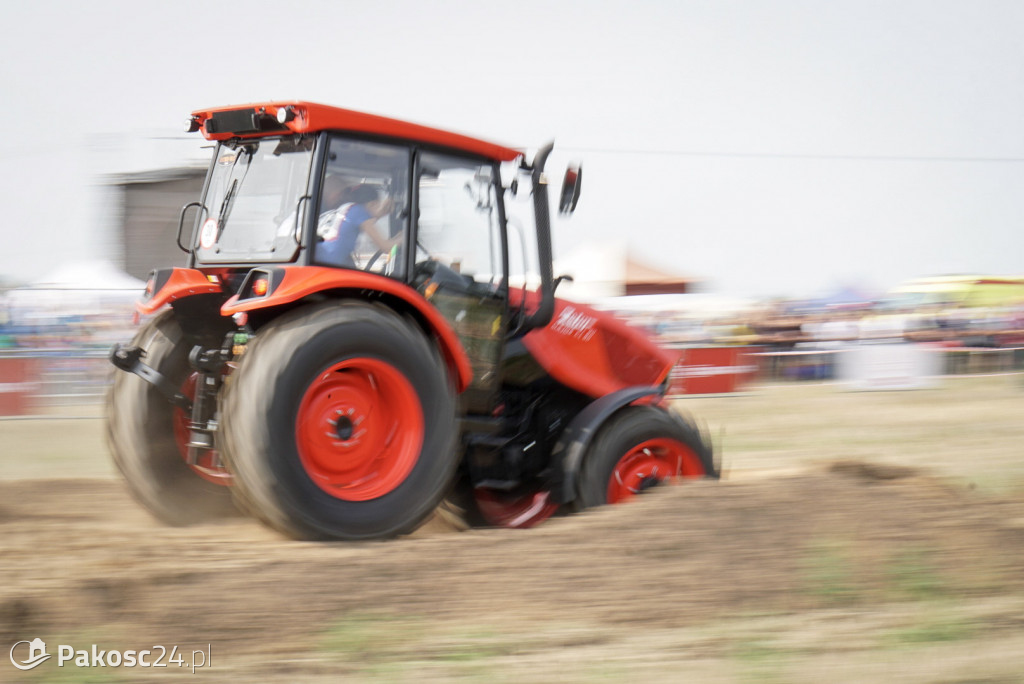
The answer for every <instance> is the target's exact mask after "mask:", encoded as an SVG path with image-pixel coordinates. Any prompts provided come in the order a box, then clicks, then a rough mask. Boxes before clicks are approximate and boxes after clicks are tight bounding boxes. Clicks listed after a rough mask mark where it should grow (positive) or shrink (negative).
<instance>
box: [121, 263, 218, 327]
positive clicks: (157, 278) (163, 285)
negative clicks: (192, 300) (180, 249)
mask: <svg viewBox="0 0 1024 684" xmlns="http://www.w3.org/2000/svg"><path fill="white" fill-rule="evenodd" d="M198 294H226V293H225V292H224V290H223V289H222V288H221V286H220V284H219V283H214V282H211V281H210V280H209V279H208V278H207V277H206V274H205V273H203V272H202V271H200V270H198V269H195V268H161V269H159V270H156V271H153V272H152V273H150V275H149V281H148V282H147V283H146V293H145V294H144V295H143V297H142V299H141V300H140V301H138V302H136V303H135V308H136V309H138V311H139V313H141V314H144V315H147V316H148V315H149V314H152V313H155V312H156V311H158V310H159V309H160V308H161V307H163V306H164V305H165V304H170V303H171V302H176V301H178V300H180V299H183V298H185V297H191V296H193V295H198Z"/></svg>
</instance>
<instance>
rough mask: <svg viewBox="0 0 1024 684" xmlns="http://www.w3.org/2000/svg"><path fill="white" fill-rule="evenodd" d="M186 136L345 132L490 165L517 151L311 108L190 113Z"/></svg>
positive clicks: (292, 105)
mask: <svg viewBox="0 0 1024 684" xmlns="http://www.w3.org/2000/svg"><path fill="white" fill-rule="evenodd" d="M189 130H191V131H196V130H199V131H202V133H203V136H204V137H205V138H206V139H207V140H228V139H230V138H243V139H244V138H259V137H263V136H268V135H281V134H286V135H287V134H290V133H317V132H319V131H328V130H331V131H349V132H352V133H365V134H369V135H380V136H385V137H389V138H401V139H404V140H412V141H417V142H423V143H428V144H431V145H439V146H441V147H448V148H452V149H456V150H460V151H463V152H469V153H472V154H475V155H479V156H482V157H486V158H488V159H493V160H495V161H513V160H515V159H517V158H518V157H519V156H521V155H522V152H520V151H519V150H516V149H513V148H511V147H504V146H502V145H496V144H494V143H490V142H486V141H484V140H478V139H476V138H471V137H469V136H465V135H461V134H459V133H452V132H450V131H443V130H441V129H438V128H430V127H428V126H421V125H419V124H414V123H409V122H408V121H400V120H398V119H389V118H387V117H383V116H377V115H376V114H366V113H364V112H357V111H353V110H351V109H342V108H340V107H331V106H329V105H322V104H317V103H315V102H303V101H288V102H258V103H252V104H246V105H235V106H227V107H214V108H210V109H200V110H197V111H194V112H192V118H191V120H190V121H189Z"/></svg>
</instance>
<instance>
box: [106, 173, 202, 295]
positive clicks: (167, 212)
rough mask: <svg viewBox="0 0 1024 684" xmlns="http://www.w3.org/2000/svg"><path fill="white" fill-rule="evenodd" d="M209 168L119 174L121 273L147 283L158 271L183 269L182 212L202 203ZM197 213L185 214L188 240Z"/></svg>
mask: <svg viewBox="0 0 1024 684" xmlns="http://www.w3.org/2000/svg"><path fill="white" fill-rule="evenodd" d="M205 175H206V167H181V168H170V169H161V170H158V171H146V172H143V173H132V174H125V175H121V176H117V177H115V178H113V179H112V185H113V186H114V187H115V188H116V189H118V190H119V191H120V196H121V209H122V211H121V225H120V226H119V227H118V229H117V233H116V238H115V239H116V240H117V241H118V242H120V244H121V247H122V250H123V251H122V252H121V254H122V258H121V262H120V263H119V264H118V266H120V268H121V269H122V270H124V271H125V272H127V273H129V274H130V275H133V276H135V277H136V278H141V279H143V280H145V279H146V278H147V277H148V275H149V272H150V271H152V270H153V269H154V268H162V267H167V266H181V265H184V263H185V258H186V255H185V253H184V252H183V251H181V250H180V249H179V248H178V244H177V235H178V219H179V217H180V215H181V208H182V207H183V206H185V205H186V204H188V203H189V202H195V201H197V200H198V199H199V196H200V193H201V192H202V189H203V178H204V177H205ZM194 219H195V212H194V211H190V212H189V213H188V214H187V215H186V226H185V231H184V232H185V237H184V240H185V241H186V242H187V240H188V234H189V231H190V230H191V221H193V220H194Z"/></svg>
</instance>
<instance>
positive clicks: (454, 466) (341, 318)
mask: <svg viewBox="0 0 1024 684" xmlns="http://www.w3.org/2000/svg"><path fill="white" fill-rule="evenodd" d="M187 129H188V130H190V131H202V133H203V136H204V137H205V138H207V139H208V140H211V141H213V142H215V143H216V146H215V148H214V151H213V157H212V160H211V163H210V168H209V173H208V174H207V179H206V183H205V186H204V189H203V193H202V196H201V197H200V198H199V199H198V200H197V201H195V202H193V203H191V204H189V205H186V207H185V208H184V209H183V210H182V213H181V215H180V220H179V228H178V245H179V247H181V248H182V249H183V250H184V251H185V252H187V253H188V255H189V256H188V263H187V265H186V266H185V267H179V268H165V269H160V270H157V271H154V272H153V274H152V276H151V277H150V282H149V283H147V288H146V295H145V297H144V299H143V300H142V301H141V302H140V303H139V305H138V309H139V311H140V312H141V313H142V314H145V315H147V316H149V318H148V319H147V321H146V323H145V324H144V325H143V326H142V327H141V328H140V329H139V331H138V333H137V334H136V336H135V338H134V339H133V340H132V343H131V344H130V345H128V346H122V345H117V346H115V347H114V349H113V350H112V351H111V361H112V362H113V364H114V365H115V366H116V367H117V368H119V369H120V370H122V371H125V372H123V373H119V374H117V377H116V379H115V382H114V386H113V388H112V390H111V393H110V399H109V405H108V426H109V435H110V444H111V448H112V452H113V455H114V461H115V463H116V464H117V466H118V468H119V469H120V470H121V472H122V473H123V474H124V476H125V479H126V481H127V482H128V484H129V486H130V487H131V489H132V491H133V492H134V493H135V495H136V496H137V498H138V499H139V500H140V501H142V502H143V503H144V504H145V505H146V506H147V507H148V508H149V509H150V510H151V511H152V512H153V513H154V514H155V515H156V516H157V517H158V518H160V519H161V520H164V521H167V522H170V523H174V524H182V523H190V522H198V521H200V520H208V519H211V518H218V517H222V516H223V515H227V514H229V513H230V512H231V510H232V509H233V508H234V507H235V506H234V504H235V503H236V502H237V503H238V504H240V507H241V508H242V509H244V510H245V511H248V512H250V513H252V514H254V515H256V516H258V517H260V518H261V519H263V520H264V521H265V522H266V523H268V524H269V525H271V526H273V527H275V528H277V529H279V530H281V531H283V532H285V533H287V534H289V535H292V536H295V537H298V538H303V539H367V538H380V537H389V536H394V535H396V534H403V533H406V532H409V531H411V530H413V529H415V527H416V526H417V525H419V524H420V523H422V522H423V521H424V520H426V519H427V517H428V516H430V514H431V513H432V512H433V511H434V510H435V509H437V508H438V506H439V504H441V503H442V501H444V502H445V504H446V505H447V503H453V502H454V503H453V505H455V506H456V507H460V508H463V510H465V511H466V512H467V513H469V512H470V511H472V510H475V511H476V512H477V513H478V514H479V515H480V516H481V517H482V519H483V520H484V521H485V522H487V523H489V524H498V525H506V526H510V527H525V526H530V525H533V524H536V523H538V522H540V521H541V520H543V519H544V518H546V517H548V516H550V515H552V514H553V513H554V511H555V510H558V509H559V508H560V507H562V506H567V505H574V506H576V507H587V506H594V505H601V504H603V503H608V502H617V501H621V500H624V499H627V498H629V497H631V496H633V495H634V494H636V493H637V492H639V491H642V490H644V489H646V488H648V487H650V486H652V485H653V484H657V483H659V482H662V481H665V480H669V479H674V478H676V477H699V476H704V475H709V476H714V474H715V472H716V470H715V466H714V464H713V463H712V461H711V451H710V445H709V444H708V443H707V442H706V440H705V439H704V438H703V436H702V435H701V434H700V432H699V431H698V430H697V429H696V428H695V426H693V425H692V424H690V423H688V422H686V421H684V420H682V419H680V418H679V417H678V416H674V415H673V414H671V413H670V412H669V411H668V410H667V406H666V405H665V404H664V402H663V399H662V397H663V395H664V393H665V389H666V388H667V383H668V377H669V371H670V369H671V367H672V364H673V362H674V359H673V358H672V357H671V355H669V354H667V353H666V352H665V351H664V350H661V349H659V348H658V347H657V345H656V344H654V343H653V342H652V341H651V340H650V339H649V338H648V337H647V336H646V335H645V334H644V333H642V332H641V331H639V330H636V329H634V328H630V327H629V326H628V325H627V324H626V323H624V322H622V321H620V320H618V319H616V318H615V317H614V316H611V315H610V314H607V313H604V312H600V311H597V310H594V309H591V308H589V307H586V306H584V305H580V304H574V303H570V302H566V301H562V300H556V298H555V294H554V292H555V285H556V284H557V281H556V280H555V279H554V278H553V274H552V254H551V251H552V250H551V234H550V219H549V213H550V208H549V206H548V189H547V181H546V179H545V176H544V166H545V162H546V160H547V157H548V155H549V153H550V151H551V146H550V145H549V146H546V147H543V148H541V149H540V150H539V151H538V152H537V153H536V154H535V155H533V157H532V159H530V160H529V161H528V160H527V158H526V155H524V154H523V153H522V152H521V151H519V150H517V149H513V148H509V147H504V146H501V145H495V144H493V143H488V142H485V141H481V140H477V139H475V138H469V137H466V136H463V135H459V134H456V133H451V132H447V131H442V130H439V129H434V128H429V127H425V126H420V125H417V124H412V123H408V122H403V121H398V120H395V119H387V118H383V117H379V116H374V115H371V114H364V113H360V112H354V111H351V110H346V109H340V108H336V107H327V106H324V105H317V104H312V103H308V102H276V103H267V104H259V105H249V106H243V107H225V108H219V109H210V110H200V111H197V112H194V113H193V114H192V116H191V118H190V119H189V121H188V125H187ZM579 190H580V170H579V168H578V167H573V168H570V169H569V171H568V172H567V173H566V176H565V181H564V182H563V185H562V189H561V193H560V195H559V196H558V210H559V211H561V212H563V213H570V212H571V211H572V210H573V209H574V208H575V206H576V202H577V200H578V199H579ZM186 226H191V227H190V229H189V228H187V227H186ZM469 517H475V516H473V515H472V514H470V515H469Z"/></svg>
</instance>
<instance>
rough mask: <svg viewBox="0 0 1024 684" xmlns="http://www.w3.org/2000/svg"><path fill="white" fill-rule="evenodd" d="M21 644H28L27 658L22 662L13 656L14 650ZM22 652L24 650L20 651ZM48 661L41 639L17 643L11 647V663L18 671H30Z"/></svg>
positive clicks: (48, 657)
mask: <svg viewBox="0 0 1024 684" xmlns="http://www.w3.org/2000/svg"><path fill="white" fill-rule="evenodd" d="M21 644H28V658H26V659H25V660H22V661H18V659H17V658H16V657H15V656H14V651H15V649H17V648H18V646H20V645H21ZM21 650H24V649H21ZM49 659H50V656H49V654H47V652H46V644H45V643H44V642H43V640H42V639H40V638H38V637H36V638H35V639H33V640H32V641H19V642H18V643H16V644H14V645H13V646H11V662H12V663H13V664H14V667H16V668H18V669H19V670H31V669H32V668H33V667H35V666H36V665H40V664H42V663H44V662H46V661H47V660H49Z"/></svg>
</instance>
